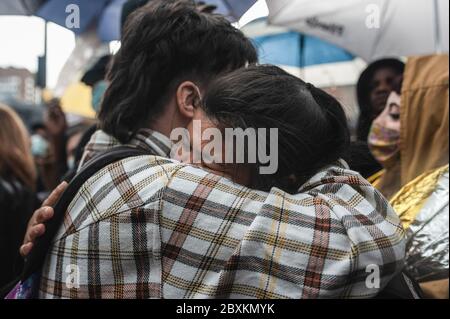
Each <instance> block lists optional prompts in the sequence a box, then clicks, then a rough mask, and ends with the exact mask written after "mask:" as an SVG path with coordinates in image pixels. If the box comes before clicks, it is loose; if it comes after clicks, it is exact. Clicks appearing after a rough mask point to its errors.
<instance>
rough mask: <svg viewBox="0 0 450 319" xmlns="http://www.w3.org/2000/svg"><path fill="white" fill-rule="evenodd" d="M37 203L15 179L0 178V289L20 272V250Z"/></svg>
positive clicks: (28, 190)
mask: <svg viewBox="0 0 450 319" xmlns="http://www.w3.org/2000/svg"><path fill="white" fill-rule="evenodd" d="M35 208H37V200H36V198H35V195H34V193H33V192H32V191H31V190H30V189H28V188H27V187H26V186H24V185H23V184H22V183H20V182H19V181H18V180H16V179H8V180H7V179H5V178H2V177H0V287H2V286H4V285H5V284H7V283H9V282H10V281H11V280H13V279H14V278H15V277H16V276H17V274H18V273H20V271H21V270H22V260H21V258H19V248H20V245H21V244H22V241H23V237H24V235H25V231H26V227H27V224H28V220H29V219H30V217H31V215H32V213H33V211H34V209H35Z"/></svg>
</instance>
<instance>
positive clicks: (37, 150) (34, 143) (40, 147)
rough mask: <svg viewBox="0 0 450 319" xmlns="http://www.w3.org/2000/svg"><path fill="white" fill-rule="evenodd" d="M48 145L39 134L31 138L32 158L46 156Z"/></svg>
mask: <svg viewBox="0 0 450 319" xmlns="http://www.w3.org/2000/svg"><path fill="white" fill-rule="evenodd" d="M49 148H50V146H49V143H48V141H47V140H46V139H45V138H43V137H42V136H41V135H39V134H34V135H33V136H31V153H32V154H33V156H34V157H40V158H45V157H47V156H48V152H49Z"/></svg>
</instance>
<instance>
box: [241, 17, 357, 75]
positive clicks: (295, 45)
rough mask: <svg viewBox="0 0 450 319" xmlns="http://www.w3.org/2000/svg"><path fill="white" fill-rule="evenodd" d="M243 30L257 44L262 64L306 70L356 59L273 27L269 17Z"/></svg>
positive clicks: (251, 23)
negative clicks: (313, 66) (304, 68)
mask: <svg viewBox="0 0 450 319" xmlns="http://www.w3.org/2000/svg"><path fill="white" fill-rule="evenodd" d="M241 30H242V31H243V32H244V34H245V35H246V36H248V37H250V38H252V40H253V41H254V43H255V44H256V47H257V49H258V55H259V61H260V63H267V64H277V65H284V66H292V67H298V68H303V67H307V66H311V65H317V64H324V63H334V62H343V61H351V60H353V59H354V56H353V55H352V54H350V53H348V52H347V51H345V50H343V49H341V48H339V47H336V46H335V45H333V44H330V43H328V42H325V41H322V40H320V39H318V38H316V37H312V36H307V35H304V34H301V33H298V32H293V31H290V30H288V29H285V28H281V27H275V26H270V25H268V23H267V19H266V18H261V19H257V20H255V21H253V22H250V23H249V24H247V25H246V26H244V27H243V28H242V29H241Z"/></svg>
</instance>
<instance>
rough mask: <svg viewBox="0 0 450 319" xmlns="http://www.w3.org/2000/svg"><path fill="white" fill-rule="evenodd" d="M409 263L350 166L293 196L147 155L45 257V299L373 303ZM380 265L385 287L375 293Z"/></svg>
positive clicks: (82, 207)
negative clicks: (373, 275)
mask: <svg viewBox="0 0 450 319" xmlns="http://www.w3.org/2000/svg"><path fill="white" fill-rule="evenodd" d="M147 134H151V132H147ZM144 135H145V134H144ZM147 140H148V139H147ZM133 143H137V142H136V141H134V142H133ZM148 149H149V150H151V151H153V152H154V150H152V146H151V145H150V144H148ZM404 254H405V241H404V231H403V228H402V226H401V224H400V221H399V219H398V217H397V215H396V214H395V212H394V211H393V209H392V208H391V206H390V205H389V204H388V202H387V201H386V199H384V198H383V197H382V195H380V193H379V192H378V191H376V190H375V189H374V188H373V187H372V186H371V185H370V184H369V183H368V182H367V181H366V180H364V179H363V178H362V177H361V176H360V175H358V174H357V173H355V172H353V171H350V170H348V169H347V168H346V166H345V164H344V163H337V164H336V165H333V166H330V167H327V168H325V169H324V170H322V171H321V172H319V173H318V174H316V175H315V176H314V177H312V178H311V179H310V180H309V181H308V182H307V183H306V184H305V185H303V186H302V188H301V189H300V191H299V194H296V195H290V194H287V193H285V192H282V191H281V190H279V189H277V188H273V189H272V190H271V191H270V193H264V192H260V191H255V190H251V189H248V188H246V187H243V186H240V185H237V184H235V183H233V182H231V181H230V180H228V179H226V178H223V177H219V176H216V175H214V174H211V173H209V172H206V171H203V170H201V169H199V168H196V167H193V166H189V165H184V164H181V163H179V162H176V161H172V160H169V159H167V158H164V157H160V156H140V157H133V158H129V159H126V160H123V161H121V162H118V163H114V164H112V165H110V166H108V167H106V168H104V169H102V170H101V171H100V172H98V173H97V174H96V175H95V176H93V177H92V178H91V179H90V180H88V181H87V182H86V183H85V184H84V185H83V186H82V188H81V189H80V191H79V193H78V194H77V196H76V197H75V198H74V200H73V201H72V203H71V205H70V207H69V209H68V212H67V213H66V216H65V221H64V225H62V226H61V228H60V231H59V233H58V234H57V236H56V237H55V238H54V242H53V246H52V248H51V251H50V252H49V254H48V256H47V259H46V263H45V265H44V269H43V273H42V278H41V286H40V297H41V298H263V299H266V298H369V297H373V296H375V295H376V294H377V293H378V292H379V291H380V289H382V288H383V287H384V286H385V285H386V284H387V282H388V281H389V280H390V279H391V278H392V276H394V275H395V274H396V273H397V272H399V271H400V270H401V268H402V267H403V259H404ZM372 265H376V266H377V267H379V274H380V286H379V288H370V287H368V286H367V284H366V281H367V278H368V275H370V273H368V271H367V269H368V268H367V267H368V266H372ZM74 278H75V279H74ZM74 283H75V284H74Z"/></svg>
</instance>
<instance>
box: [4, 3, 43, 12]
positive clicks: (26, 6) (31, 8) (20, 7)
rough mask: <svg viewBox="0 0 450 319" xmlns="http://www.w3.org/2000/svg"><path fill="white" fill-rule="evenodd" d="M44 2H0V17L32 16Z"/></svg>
mask: <svg viewBox="0 0 450 319" xmlns="http://www.w3.org/2000/svg"><path fill="white" fill-rule="evenodd" d="M45 1H46V0H2V1H1V2H0V15H32V14H34V13H35V12H36V10H37V9H38V8H39V7H40V6H41V5H42V4H43V3H44V2H45Z"/></svg>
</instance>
